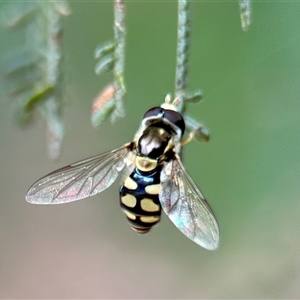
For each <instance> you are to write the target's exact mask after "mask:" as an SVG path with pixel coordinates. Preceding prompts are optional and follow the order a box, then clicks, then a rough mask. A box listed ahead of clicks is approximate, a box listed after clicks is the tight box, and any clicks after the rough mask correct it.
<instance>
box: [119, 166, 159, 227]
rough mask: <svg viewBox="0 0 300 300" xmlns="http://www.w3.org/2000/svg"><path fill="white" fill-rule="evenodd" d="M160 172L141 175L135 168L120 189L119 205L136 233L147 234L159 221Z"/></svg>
mask: <svg viewBox="0 0 300 300" xmlns="http://www.w3.org/2000/svg"><path fill="white" fill-rule="evenodd" d="M159 171H160V170H155V172H153V173H152V174H150V175H149V174H141V172H140V171H139V170H138V169H137V168H135V169H134V171H133V172H132V173H131V174H130V176H129V177H128V178H127V179H126V180H125V182H124V185H123V186H122V187H121V189H120V205H121V208H122V210H123V211H124V213H125V214H126V217H127V220H128V221H129V223H130V224H131V226H132V229H133V230H135V231H136V232H138V233H146V232H148V231H149V230H150V229H151V227H152V226H154V225H155V224H157V223H158V222H159V221H160V215H161V205H160V202H159V199H158V193H159V190H160V172H159Z"/></svg>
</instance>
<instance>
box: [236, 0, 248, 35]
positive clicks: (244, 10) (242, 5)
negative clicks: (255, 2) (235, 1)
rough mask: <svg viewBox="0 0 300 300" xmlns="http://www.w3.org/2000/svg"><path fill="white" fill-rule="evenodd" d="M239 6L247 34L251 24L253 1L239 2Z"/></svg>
mask: <svg viewBox="0 0 300 300" xmlns="http://www.w3.org/2000/svg"><path fill="white" fill-rule="evenodd" d="M239 6H240V16H241V25H242V30H243V31H244V32H246V31H248V29H249V26H250V24H251V0H239Z"/></svg>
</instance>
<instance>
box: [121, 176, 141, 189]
mask: <svg viewBox="0 0 300 300" xmlns="http://www.w3.org/2000/svg"><path fill="white" fill-rule="evenodd" d="M124 186H125V187H126V188H128V189H129V190H136V189H137V187H138V185H137V183H136V182H135V181H134V180H133V179H132V178H130V177H127V178H126V180H125V182H124Z"/></svg>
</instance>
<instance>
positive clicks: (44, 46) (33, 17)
mask: <svg viewBox="0 0 300 300" xmlns="http://www.w3.org/2000/svg"><path fill="white" fill-rule="evenodd" d="M4 13H5V16H4V14H3V16H2V17H3V18H2V19H4V23H5V25H6V27H7V28H8V29H13V30H14V32H15V34H17V33H19V34H20V33H21V34H22V35H23V38H24V43H20V44H19V45H18V47H17V48H18V53H17V55H14V56H13V57H12V59H11V61H9V62H8V63H7V69H6V72H5V74H6V79H7V81H8V85H9V86H11V91H10V93H9V94H10V96H11V97H12V98H13V99H14V100H15V107H16V108H15V111H16V116H17V121H18V123H19V124H20V125H21V126H24V125H26V124H28V123H29V122H31V121H32V120H33V115H34V111H35V110H36V109H37V110H38V111H39V112H40V113H41V114H42V116H43V117H44V118H45V120H46V123H47V145H48V154H49V157H50V158H51V159H57V158H58V157H59V155H60V152H61V144H62V140H63V137H64V124H63V120H62V108H63V102H62V93H61V90H62V70H61V59H62V55H61V47H60V44H61V35H62V26H61V20H62V17H63V16H66V15H68V14H69V13H70V9H69V6H68V4H67V2H64V1H58V2H39V1H31V2H29V3H28V2H22V3H14V4H12V3H11V4H10V5H8V6H7V7H6V8H5V10H4ZM5 19H6V20H5Z"/></svg>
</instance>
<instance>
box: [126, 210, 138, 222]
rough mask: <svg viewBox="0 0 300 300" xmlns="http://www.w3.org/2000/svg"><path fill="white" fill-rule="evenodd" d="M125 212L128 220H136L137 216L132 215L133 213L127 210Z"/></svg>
mask: <svg viewBox="0 0 300 300" xmlns="http://www.w3.org/2000/svg"><path fill="white" fill-rule="evenodd" d="M124 212H125V214H126V216H127V218H128V219H131V220H135V219H136V216H135V215H134V214H132V213H130V212H128V211H126V210H125V211H124Z"/></svg>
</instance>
